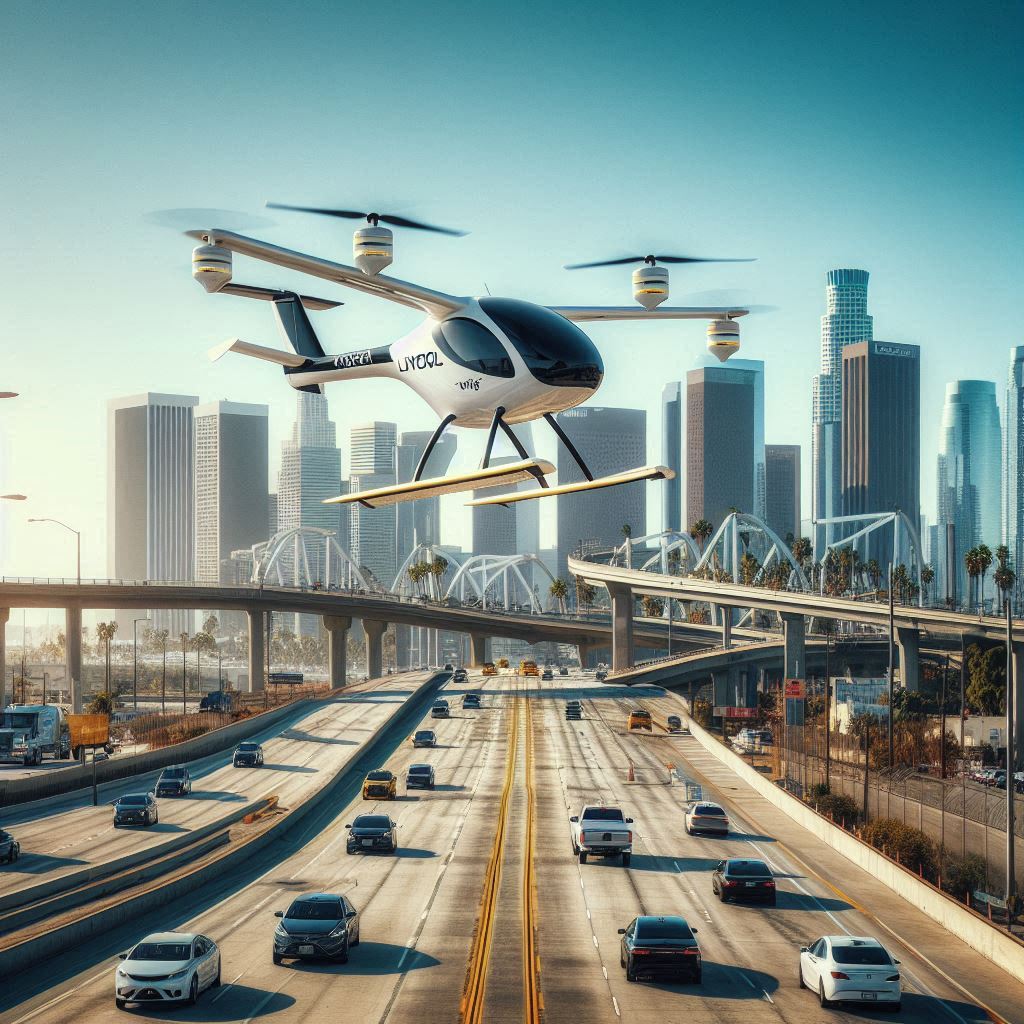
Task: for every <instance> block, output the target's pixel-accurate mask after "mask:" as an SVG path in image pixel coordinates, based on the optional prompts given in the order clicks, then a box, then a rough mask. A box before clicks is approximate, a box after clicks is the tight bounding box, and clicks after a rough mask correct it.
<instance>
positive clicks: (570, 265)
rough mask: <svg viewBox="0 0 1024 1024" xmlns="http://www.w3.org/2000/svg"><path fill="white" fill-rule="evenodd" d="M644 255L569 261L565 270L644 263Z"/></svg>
mask: <svg viewBox="0 0 1024 1024" xmlns="http://www.w3.org/2000/svg"><path fill="white" fill-rule="evenodd" d="M643 260H644V257H643V256H623V257H622V259H620V260H598V261H597V262H596V263H568V264H566V265H565V266H564V267H563V268H562V269H563V270H589V269H590V268H591V267H619V266H622V265H623V264H624V263H642V262H643Z"/></svg>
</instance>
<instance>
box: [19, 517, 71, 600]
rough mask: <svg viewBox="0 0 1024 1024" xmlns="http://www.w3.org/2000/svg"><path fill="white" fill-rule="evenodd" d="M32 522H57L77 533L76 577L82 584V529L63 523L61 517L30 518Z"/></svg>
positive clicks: (69, 530)
mask: <svg viewBox="0 0 1024 1024" xmlns="http://www.w3.org/2000/svg"><path fill="white" fill-rule="evenodd" d="M29 522H30V523H56V524H57V525H58V526H63V527H64V529H65V530H67V531H68V532H69V533H73V534H74V535H75V577H76V581H77V583H78V584H79V586H81V584H82V531H81V530H76V529H75V528H74V527H73V526H68V524H67V523H62V522H61V521H60V520H59V519H29Z"/></svg>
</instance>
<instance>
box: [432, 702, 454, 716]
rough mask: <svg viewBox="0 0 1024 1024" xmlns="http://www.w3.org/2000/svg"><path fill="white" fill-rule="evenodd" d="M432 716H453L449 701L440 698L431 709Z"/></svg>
mask: <svg viewBox="0 0 1024 1024" xmlns="http://www.w3.org/2000/svg"><path fill="white" fill-rule="evenodd" d="M430 717H431V718H451V717H452V713H451V710H450V709H449V707H448V701H446V700H439V701H435V702H434V706H433V707H432V708H431V709H430Z"/></svg>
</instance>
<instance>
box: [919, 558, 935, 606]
mask: <svg viewBox="0 0 1024 1024" xmlns="http://www.w3.org/2000/svg"><path fill="white" fill-rule="evenodd" d="M934 579H935V570H934V569H933V568H932V567H931V566H930V565H922V566H921V587H922V588H923V589H924V603H925V604H927V603H928V588H929V587H930V586H931V585H932V580H934Z"/></svg>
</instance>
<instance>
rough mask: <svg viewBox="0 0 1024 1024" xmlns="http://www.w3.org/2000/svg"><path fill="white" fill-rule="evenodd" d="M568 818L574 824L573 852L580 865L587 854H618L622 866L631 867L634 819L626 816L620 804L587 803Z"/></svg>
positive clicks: (609, 855) (613, 855)
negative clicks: (603, 805)
mask: <svg viewBox="0 0 1024 1024" xmlns="http://www.w3.org/2000/svg"><path fill="white" fill-rule="evenodd" d="M569 821H570V822H571V824H572V852H573V854H574V855H575V856H577V857H579V860H580V863H581V864H586V863H587V857H588V855H593V856H595V857H618V856H620V855H621V857H622V864H623V867H628V865H629V859H630V855H631V854H632V852H633V830H632V829H631V828H628V827H627V826H629V825H632V824H633V819H632V818H627V817H625V816H624V815H623V813H622V811H621V810H620V809H619V808H618V807H602V806H599V805H597V804H588V805H587V806H585V807H583V809H582V810H581V811H580V813H579V814H574V815H573V816H572V817H571V818H570V819H569Z"/></svg>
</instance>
